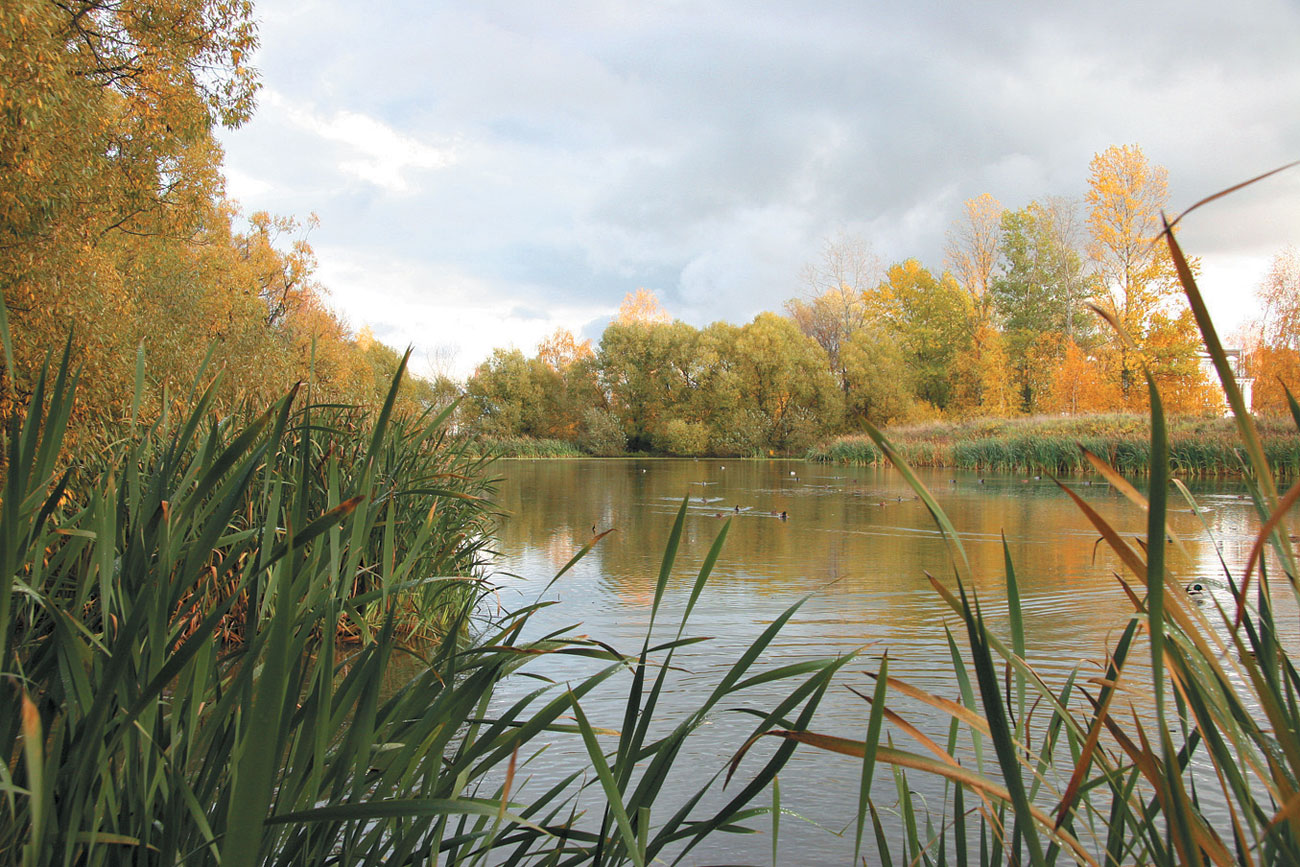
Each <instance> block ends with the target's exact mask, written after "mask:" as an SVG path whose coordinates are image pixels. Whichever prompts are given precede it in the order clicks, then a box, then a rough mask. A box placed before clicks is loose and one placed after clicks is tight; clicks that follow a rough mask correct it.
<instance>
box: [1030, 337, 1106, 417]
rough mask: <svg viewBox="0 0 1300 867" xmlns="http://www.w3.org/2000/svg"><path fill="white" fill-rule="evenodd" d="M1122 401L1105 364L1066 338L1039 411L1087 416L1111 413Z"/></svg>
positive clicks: (1052, 369) (1052, 370) (1053, 367)
mask: <svg viewBox="0 0 1300 867" xmlns="http://www.w3.org/2000/svg"><path fill="white" fill-rule="evenodd" d="M1122 401H1123V395H1122V394H1121V393H1120V389H1119V382H1118V378H1117V377H1115V376H1114V375H1113V374H1112V373H1111V371H1109V370H1107V369H1106V362H1105V361H1104V360H1102V359H1098V358H1096V357H1093V356H1090V355H1089V354H1088V353H1087V352H1086V351H1084V349H1082V348H1081V347H1080V346H1079V345H1078V344H1077V343H1075V342H1074V341H1073V340H1068V339H1067V340H1066V342H1065V346H1064V351H1062V352H1060V353H1059V355H1057V358H1056V363H1055V364H1054V365H1053V366H1052V368H1051V387H1050V389H1049V390H1048V391H1047V393H1046V394H1044V395H1043V397H1042V398H1041V404H1040V405H1041V407H1042V409H1043V410H1044V411H1047V412H1060V413H1066V414H1069V415H1086V414H1089V413H1100V412H1113V411H1115V409H1117V408H1118V407H1120V406H1121V405H1122Z"/></svg>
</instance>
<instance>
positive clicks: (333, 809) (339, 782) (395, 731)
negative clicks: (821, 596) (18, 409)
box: [0, 315, 847, 867]
mask: <svg viewBox="0 0 1300 867" xmlns="http://www.w3.org/2000/svg"><path fill="white" fill-rule="evenodd" d="M0 322H2V315H0ZM0 336H2V335H0ZM7 348H8V347H7V346H6V349H7ZM73 357H74V353H73V351H72V347H71V343H69V345H68V347H67V348H66V350H65V352H64V354H63V356H62V360H61V362H59V363H58V364H54V365H47V369H46V370H45V371H44V372H43V373H42V375H41V376H40V378H39V380H38V382H37V385H36V388H35V392H34V394H33V395H32V396H31V399H30V400H29V402H28V409H27V411H26V412H25V413H20V414H18V415H15V416H14V417H13V418H11V419H10V420H9V422H8V426H7V428H6V429H5V433H4V438H3V445H4V448H5V449H6V453H7V457H8V462H7V468H8V472H7V475H6V478H5V479H4V487H3V501H2V502H0V570H2V574H0V673H3V675H4V676H3V678H2V679H0V690H3V691H4V693H5V696H4V701H3V702H0V708H3V710H0V751H2V752H3V757H4V761H3V762H0V862H3V863H15V864H23V865H44V864H55V863H58V864H87V865H113V864H128V863H129V864H138V863H157V864H180V863H184V864H208V863H212V864H216V863H220V864H222V865H224V867H240V865H252V864H276V865H280V864H283V865H290V864H311V865H315V864H327V863H343V864H411V865H415V864H421V865H423V864H432V863H448V864H452V863H455V864H473V863H492V864H521V863H548V864H578V863H582V864H588V863H597V864H614V863H625V862H629V861H630V862H632V863H637V864H644V863H647V862H649V861H651V860H655V859H657V858H660V857H662V856H663V855H664V854H665V853H669V852H672V851H674V850H681V849H690V848H691V847H693V846H694V845H697V844H698V842H699V841H700V840H702V839H704V838H705V837H707V836H708V835H709V834H712V833H725V832H733V831H736V830H740V829H744V828H745V827H746V826H747V823H749V822H751V821H752V820H754V819H755V818H756V817H760V816H765V815H767V814H768V813H769V812H770V808H769V807H768V806H766V805H762V806H754V805H753V802H754V801H755V799H756V798H757V797H758V796H759V795H760V794H762V793H763V792H765V791H766V789H767V786H768V783H769V782H771V781H772V780H773V779H774V777H775V774H776V773H777V772H778V771H779V770H780V769H781V768H782V766H783V765H784V763H785V761H786V759H788V757H789V754H790V751H791V750H792V749H793V746H794V745H793V744H790V745H787V746H783V747H782V748H781V749H780V750H778V751H777V752H776V753H775V754H774V755H773V756H771V757H770V758H769V759H768V760H767V761H766V762H765V763H764V764H763V766H762V767H761V768H759V769H758V770H757V771H756V772H755V773H754V774H753V776H752V779H750V780H748V781H746V782H745V783H744V784H743V785H741V786H739V787H738V789H735V790H733V791H732V794H731V795H730V797H729V799H727V800H726V801H724V802H723V803H722V805H721V806H712V807H708V808H705V807H701V806H700V804H701V802H702V800H703V799H704V797H705V795H706V793H708V792H710V791H711V790H712V789H714V788H716V787H717V786H718V785H719V784H720V780H719V777H720V775H721V772H722V770H723V768H722V767H721V765H722V763H721V761H720V762H719V768H718V773H717V774H715V775H714V776H713V777H712V778H706V779H704V780H703V781H702V785H701V787H700V789H699V792H698V794H696V795H695V796H694V797H693V798H692V799H690V800H689V801H688V803H686V804H685V805H678V804H673V805H665V804H664V803H663V796H662V792H663V783H664V780H665V778H666V777H667V775H668V773H669V771H670V770H671V769H672V767H673V766H674V764H675V763H677V760H678V757H679V756H680V755H681V754H682V751H683V748H684V744H685V743H686V742H687V740H688V739H689V738H690V737H691V735H692V734H693V732H694V731H695V730H696V729H697V728H698V727H699V726H700V725H702V724H703V722H704V718H705V715H706V714H708V713H710V712H713V711H716V710H717V709H718V706H719V703H720V702H723V701H732V700H737V701H739V700H741V699H743V695H744V693H745V691H746V690H747V689H749V688H750V687H753V686H755V685H757V684H770V683H771V682H772V681H773V680H776V681H788V682H789V683H790V684H791V686H790V692H789V695H788V697H787V698H786V700H785V701H783V702H781V703H780V704H779V706H778V707H777V708H775V709H773V710H772V712H771V713H766V714H759V716H758V719H757V721H756V722H755V724H754V729H753V731H754V736H755V737H757V736H758V735H760V734H762V733H763V732H764V731H766V730H768V729H770V728H772V727H774V726H777V725H784V724H785V723H786V720H787V719H797V720H798V721H799V722H800V724H803V725H807V724H808V723H809V722H810V721H811V719H812V714H813V711H814V710H815V708H816V706H817V703H818V701H819V700H820V698H821V696H822V695H823V694H824V692H825V690H826V688H827V686H828V685H829V682H830V677H831V675H832V674H833V673H834V672H835V671H836V670H837V669H838V668H839V667H840V666H842V665H843V664H844V662H845V661H847V660H845V659H837V660H830V659H826V660H816V661H811V662H807V661H805V662H799V663H795V664H790V665H786V666H783V667H780V668H778V669H776V670H766V669H765V670H764V671H763V672H761V673H752V672H751V668H752V667H753V665H754V663H755V661H756V660H757V659H758V658H759V656H760V655H761V654H762V653H763V652H764V651H765V650H766V649H767V648H768V647H769V645H770V643H771V641H772V639H773V637H774V636H775V635H776V633H777V631H778V630H779V629H780V628H781V625H782V624H783V623H784V622H785V621H786V620H787V619H788V618H789V617H790V616H792V615H793V613H794V609H791V610H790V611H788V612H786V613H785V615H783V616H782V617H781V618H779V619H778V621H777V622H776V623H774V624H772V625H771V626H770V627H769V628H767V629H766V630H764V632H763V633H762V634H761V635H760V636H758V638H757V639H756V640H755V641H754V642H753V644H752V646H751V647H750V648H748V649H747V650H746V651H745V652H744V653H743V654H742V655H741V657H740V658H739V659H738V660H737V661H736V663H735V664H734V666H732V668H731V669H730V670H729V671H728V673H727V674H726V676H725V677H724V678H723V679H722V680H721V682H719V683H718V684H716V686H715V687H714V688H713V689H712V690H711V691H710V692H709V694H708V695H707V696H705V697H704V698H703V699H702V701H701V702H700V704H699V707H698V708H697V709H696V710H695V711H694V712H692V713H690V714H688V715H687V716H686V717H685V718H683V719H678V720H673V721H672V726H673V727H672V728H671V729H670V730H668V731H662V730H661V729H662V728H663V726H661V725H652V722H653V721H655V720H656V719H657V718H658V717H661V716H662V713H661V712H660V711H659V708H658V705H657V702H658V697H659V695H660V694H661V693H662V692H663V690H664V689H665V684H666V682H667V681H668V679H669V678H670V677H672V676H673V672H674V671H675V669H674V666H673V665H672V658H673V654H674V652H675V650H676V649H677V648H679V647H681V646H683V645H685V644H689V643H691V642H693V641H696V640H698V639H695V638H692V637H690V636H688V635H686V633H685V631H684V630H685V627H686V622H687V618H688V617H689V616H690V614H691V611H692V609H693V608H694V606H695V603H696V602H697V601H698V600H699V598H700V596H701V594H702V592H703V590H704V586H705V582H706V581H707V579H708V577H709V574H710V571H711V569H712V566H713V563H714V562H715V561H716V558H717V556H718V553H719V551H720V549H721V546H722V542H723V539H724V538H725V535H726V529H725V527H724V529H723V531H722V533H721V534H720V535H719V537H718V539H717V541H716V543H715V545H714V548H713V550H712V551H711V552H710V554H709V556H708V557H707V558H706V560H705V563H704V565H703V566H702V568H701V569H700V571H699V573H698V575H697V576H696V577H695V579H694V581H693V584H692V592H691V598H690V604H689V605H688V607H687V609H686V612H685V613H684V614H683V615H682V617H681V619H680V621H679V623H678V624H677V625H676V628H675V630H672V627H669V630H671V631H670V632H669V634H668V635H667V636H663V635H660V634H658V633H655V632H654V629H655V626H654V623H653V619H654V618H653V617H652V624H651V627H650V630H649V631H648V632H647V635H646V638H645V642H644V644H643V646H642V648H641V650H640V652H639V653H635V654H632V655H630V656H625V655H623V654H621V653H619V652H618V651H617V650H615V649H613V648H610V647H607V646H605V645H603V644H600V643H598V642H595V641H591V640H587V639H585V638H579V637H574V636H570V635H567V634H559V635H548V636H544V637H542V638H538V639H530V640H525V639H524V638H523V637H522V636H523V635H524V634H525V629H526V627H527V625H528V622H529V619H530V617H531V616H532V614H533V613H534V612H535V611H536V610H538V608H539V607H540V606H537V605H534V606H528V607H524V608H522V609H521V610H518V611H513V612H508V613H505V614H503V615H501V616H499V617H493V618H491V619H484V618H483V615H482V614H476V612H477V611H481V610H482V607H481V606H476V605H475V603H476V602H477V601H478V600H479V599H480V598H481V597H482V596H483V595H484V594H485V593H488V592H490V588H488V587H487V586H486V585H485V584H484V583H483V582H482V580H481V579H480V578H479V577H478V574H477V572H478V570H477V566H478V565H479V564H480V562H481V556H482V553H483V551H484V545H485V541H484V540H486V539H487V538H488V529H489V525H490V519H491V516H492V512H491V509H490V507H489V506H488V505H487V504H486V501H485V500H484V495H485V494H486V493H488V492H489V491H490V484H488V483H487V482H486V481H484V480H483V479H484V476H483V472H484V469H485V465H484V463H483V462H482V460H481V459H480V458H477V457H473V456H472V455H471V454H470V453H469V451H468V449H467V447H466V446H465V444H463V443H461V442H459V441H457V440H455V438H451V437H448V436H447V434H446V432H445V427H444V423H445V420H446V417H447V412H444V413H442V414H440V415H437V416H427V415H426V416H424V417H421V418H417V419H399V418H396V417H395V416H394V413H393V407H394V401H395V396H396V394H397V389H398V386H399V383H400V377H401V374H402V370H401V369H400V368H399V371H398V374H397V377H396V378H395V379H394V381H393V384H392V388H391V389H390V391H389V394H388V399H387V401H386V403H385V404H384V405H383V406H382V407H380V408H379V409H378V410H377V411H375V412H374V413H364V412H361V411H359V410H356V409H353V408H348V407H337V406H319V405H312V404H311V403H310V402H306V403H300V402H299V398H300V395H299V394H298V393H297V391H296V390H295V391H294V392H291V393H289V394H287V395H285V396H284V397H283V398H282V399H280V400H279V401H277V402H276V403H275V404H274V405H273V406H271V407H270V408H269V409H267V410H266V411H265V412H263V413H261V414H259V415H258V416H257V417H255V418H253V419H251V420H247V421H239V420H237V419H219V418H216V417H214V416H213V415H212V413H211V412H210V408H211V406H212V394H213V393H214V388H213V387H210V388H208V389H207V390H206V391H204V392H202V393H200V394H196V395H195V397H194V400H193V409H192V411H190V412H189V413H188V414H186V415H184V416H182V417H175V418H168V417H164V418H162V419H160V420H158V421H157V423H155V424H151V425H148V426H145V425H142V424H138V423H137V422H136V421H134V419H135V418H136V412H135V411H134V410H133V412H132V414H131V417H132V419H133V421H132V422H131V425H130V428H129V429H128V430H126V431H124V432H123V435H122V436H121V437H120V438H119V440H118V441H117V442H116V444H115V445H114V446H113V448H112V449H111V450H110V451H109V452H107V453H105V454H103V455H101V456H99V457H95V456H90V457H87V458H86V459H85V460H83V462H82V463H80V464H78V465H73V466H70V467H64V466H62V465H61V463H60V461H61V458H60V454H61V438H62V436H63V433H64V431H65V430H66V426H67V420H68V416H69V413H70V410H71V407H72V405H73V402H74V400H75V393H76V388H77V379H78V376H77V373H76V371H75V369H74V367H73V364H72V359H73ZM404 364H405V362H403V367H404ZM136 409H138V407H137V408H136ZM448 412H449V411H448ZM685 515H686V504H685V503H683V505H682V508H681V510H680V511H679V513H678V517H677V521H676V524H675V527H674V529H673V532H672V536H671V538H670V539H669V542H668V547H667V551H666V554H665V557H664V561H663V565H662V568H661V572H660V577H659V582H658V586H657V591H656V594H655V597H654V602H653V605H654V612H655V613H656V614H657V613H658V610H659V605H660V602H661V600H662V598H663V595H664V592H665V588H666V587H667V585H668V582H669V577H670V576H671V574H672V573H673V569H674V560H675V554H676V550H677V546H678V543H679V540H680V538H681V533H682V527H683V523H684V519H685ZM591 544H595V542H594V541H593V542H592V543H591ZM589 549H590V544H589V545H588V546H587V548H585V549H584V550H583V552H582V553H586V551H587V550H589ZM579 556H581V554H580V555H579ZM571 565H572V564H570V566H571ZM568 568H569V567H566V569H565V570H562V571H561V574H560V575H557V576H556V578H557V579H559V578H561V577H562V575H563V574H564V572H565V571H567V569H568ZM796 607H797V606H796ZM433 615H436V616H437V617H438V618H439V619H438V621H437V623H438V626H437V628H436V632H437V634H438V635H440V636H442V638H443V640H441V641H438V642H436V643H429V642H427V641H423V640H420V641H416V640H404V637H403V636H404V635H407V634H408V632H409V630H405V629H404V628H403V622H404V621H407V622H408V623H409V621H410V620H411V618H415V619H417V620H419V619H421V618H429V617H430V616H433ZM659 631H660V632H663V631H665V630H664V629H663V627H662V626H661V627H660V630H659ZM652 633H654V634H653V640H652ZM399 654H400V655H404V656H408V657H414V658H415V659H416V660H417V661H418V664H417V665H416V666H415V667H414V673H413V674H412V675H411V676H410V677H409V679H408V680H407V681H406V682H405V683H403V684H401V685H400V686H398V687H397V688H396V689H395V691H393V692H392V694H391V695H388V694H385V692H384V691H383V689H382V687H381V684H383V683H384V682H385V679H386V675H388V674H389V673H390V672H391V668H390V663H391V662H392V661H393V659H394V658H395V657H396V656H398V655H399ZM555 656H560V657H564V656H569V657H573V658H575V659H582V660H591V659H595V660H597V661H599V662H601V663H603V667H602V668H601V669H600V670H599V671H598V672H597V673H595V674H592V675H590V676H588V677H585V678H583V679H578V680H574V681H573V682H571V683H567V684H556V683H549V682H545V681H535V682H537V683H538V687H537V688H536V689H532V690H531V691H529V692H528V693H527V694H526V695H524V696H523V697H522V698H519V699H517V700H515V701H513V703H511V704H509V706H507V707H504V708H497V707H494V706H493V703H492V702H493V697H494V695H496V692H497V688H498V686H499V685H500V684H501V683H502V682H503V681H504V680H505V679H506V678H518V677H520V676H524V675H526V674H527V667H528V666H529V664H530V663H532V662H533V661H535V660H538V659H540V658H542V657H555ZM620 678H621V679H622V680H624V681H626V682H627V702H626V711H625V713H624V716H623V719H622V720H621V721H619V720H615V721H610V723H611V724H610V725H605V724H604V723H603V722H601V723H593V722H592V721H591V720H590V719H589V718H588V716H587V714H586V712H585V711H584V709H583V706H582V702H583V699H584V698H585V697H587V696H588V695H589V694H590V693H591V692H592V691H593V690H595V689H597V688H611V687H617V683H618V679H620ZM619 722H621V723H622V727H621V729H617V730H616V734H615V735H614V741H613V745H612V746H609V747H606V746H604V745H603V743H611V742H610V741H609V737H610V736H609V735H608V733H607V732H608V731H609V730H610V729H613V728H614V727H616V726H617V725H618V724H619ZM562 736H570V737H575V738H579V739H580V740H581V741H582V743H584V744H585V745H586V748H587V750H588V751H589V754H590V764H589V766H587V767H585V768H578V769H576V770H575V772H574V774H573V775H572V776H571V777H569V778H568V779H567V780H564V781H559V782H558V783H556V784H555V785H549V784H548V787H547V788H546V789H545V790H544V791H541V792H529V793H526V794H525V793H524V790H525V789H526V788H527V787H526V786H524V784H523V783H522V782H520V777H521V776H522V775H520V777H517V776H516V769H517V768H518V767H522V766H524V765H526V763H527V761H528V758H529V757H530V756H531V755H532V754H534V753H536V752H538V751H540V750H542V749H544V744H543V742H544V741H545V740H550V739H553V738H555V737H562ZM602 742H603V743H602ZM584 787H595V788H598V789H599V791H600V792H601V793H602V794H603V796H604V802H605V803H607V804H608V807H607V808H606V811H605V814H604V816H603V817H601V816H584V815H583V814H582V813H581V811H580V810H579V809H578V807H577V804H578V801H577V800H576V796H577V795H579V794H580V793H581V791H582V789H583V788H584ZM652 821H653V826H652V824H651V822H652Z"/></svg>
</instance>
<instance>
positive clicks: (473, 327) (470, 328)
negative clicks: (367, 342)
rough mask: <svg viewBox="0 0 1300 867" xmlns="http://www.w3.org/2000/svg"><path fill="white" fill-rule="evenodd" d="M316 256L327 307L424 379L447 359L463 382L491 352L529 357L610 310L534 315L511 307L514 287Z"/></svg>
mask: <svg viewBox="0 0 1300 867" xmlns="http://www.w3.org/2000/svg"><path fill="white" fill-rule="evenodd" d="M316 252H317V255H318V257H319V259H320V262H321V268H320V272H319V275H318V276H319V277H320V279H321V282H322V283H323V284H324V285H326V286H328V287H330V299H329V300H330V301H331V303H332V304H333V305H334V306H335V308H336V309H338V310H339V311H341V312H342V313H343V314H344V315H345V317H346V318H347V320H348V322H349V324H350V325H351V327H352V328H353V329H359V328H361V326H363V325H367V326H369V327H370V329H371V330H372V331H373V332H374V334H375V336H376V337H377V338H379V339H380V340H382V341H383V342H384V343H387V344H388V345H390V346H392V347H394V348H396V349H399V350H403V349H405V348H406V347H407V346H412V347H414V349H415V351H414V353H413V354H412V358H413V361H412V369H413V370H415V371H416V372H417V373H421V374H424V375H427V374H429V373H432V372H436V371H432V370H430V369H429V367H430V366H433V365H432V362H433V361H435V360H438V361H447V360H448V359H450V368H451V370H450V373H451V375H453V376H456V377H459V378H462V379H463V378H464V377H466V376H468V375H469V374H470V373H471V372H472V371H473V369H474V367H475V366H476V365H477V364H478V363H479V362H481V361H482V360H483V359H485V358H487V357H488V356H489V355H490V354H491V353H492V350H493V349H495V348H498V347H501V348H517V349H520V350H522V351H523V352H525V353H526V354H529V355H531V354H533V353H534V352H535V351H536V349H537V344H538V343H539V342H540V341H541V340H542V339H544V338H545V337H547V336H549V335H550V334H552V333H553V332H554V331H555V329H556V328H568V329H569V330H570V331H572V332H574V333H575V334H577V333H578V332H579V331H580V330H581V328H582V326H583V324H585V323H586V322H588V321H590V320H591V319H594V318H597V317H600V316H608V315H610V314H611V313H613V312H614V309H615V307H616V306H617V305H615V307H605V306H600V305H584V304H572V303H565V302H563V301H557V302H556V303H551V304H547V306H546V308H545V310H544V311H539V310H536V309H533V308H529V307H528V306H526V305H521V304H519V303H517V301H515V300H514V296H515V295H516V293H517V289H516V288H515V287H510V286H502V285H498V284H496V283H493V282H491V281H487V280H484V279H482V278H480V277H477V276H475V275H472V274H468V273H465V272H463V271H460V270H458V269H456V268H454V267H438V266H430V265H428V264H427V263H423V262H419V261H416V260H410V259H394V258H392V257H389V256H376V255H375V254H373V253H369V252H366V251H364V250H356V249H352V248H346V247H333V246H318V247H317V249H316ZM539 314H540V315H539ZM422 364H424V369H422V367H421V365H422Z"/></svg>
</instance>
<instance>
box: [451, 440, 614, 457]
mask: <svg viewBox="0 0 1300 867" xmlns="http://www.w3.org/2000/svg"><path fill="white" fill-rule="evenodd" d="M476 448H477V449H478V451H480V452H481V453H483V454H485V455H491V456H493V457H499V458H585V457H588V455H587V454H586V452H584V451H582V449H580V448H578V447H577V446H576V445H574V444H573V443H571V442H568V441H566V440H556V439H537V438H535V437H492V438H489V439H482V440H480V441H479V442H478V443H477V445H476Z"/></svg>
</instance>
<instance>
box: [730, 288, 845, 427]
mask: <svg viewBox="0 0 1300 867" xmlns="http://www.w3.org/2000/svg"><path fill="white" fill-rule="evenodd" d="M735 353H736V366H737V375H738V379H739V382H740V384H741V390H742V393H743V394H745V395H746V396H747V397H748V399H750V400H752V404H751V406H752V408H753V409H754V410H756V411H757V412H758V413H760V414H761V416H762V418H763V420H764V422H765V426H766V428H767V437H766V438H767V446H768V448H769V449H772V450H775V451H781V452H787V453H798V452H801V451H803V450H805V449H807V448H808V447H809V446H811V445H812V443H813V442H814V441H815V440H816V439H818V438H819V437H821V436H824V435H825V434H826V433H828V432H829V431H831V430H833V429H834V428H835V427H836V426H837V425H838V424H839V420H840V414H841V412H842V406H843V404H842V400H841V397H840V392H839V387H838V385H837V383H836V382H835V380H834V379H833V378H832V377H831V375H830V368H829V364H828V363H827V359H826V352H825V350H823V349H822V348H821V346H819V345H818V344H817V341H815V340H813V339H812V338H810V337H807V336H805V335H804V334H803V333H802V332H800V331H799V328H798V326H796V325H795V324H794V323H793V322H792V321H790V320H789V319H786V318H785V317H783V316H778V315H776V314H775V313H760V314H759V315H758V316H756V317H755V318H754V321H752V322H750V323H749V324H748V325H746V326H745V327H744V328H742V329H741V330H740V333H739V334H738V335H737V337H736V346H735Z"/></svg>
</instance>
